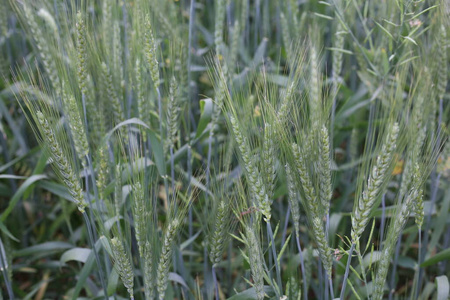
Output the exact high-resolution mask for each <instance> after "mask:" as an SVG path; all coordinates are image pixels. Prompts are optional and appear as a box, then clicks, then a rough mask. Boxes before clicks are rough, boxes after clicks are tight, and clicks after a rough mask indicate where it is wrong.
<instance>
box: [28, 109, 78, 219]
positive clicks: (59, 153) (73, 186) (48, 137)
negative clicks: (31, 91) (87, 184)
mask: <svg viewBox="0 0 450 300" xmlns="http://www.w3.org/2000/svg"><path fill="white" fill-rule="evenodd" d="M36 116H37V120H38V122H39V124H40V126H41V128H42V135H43V139H44V141H45V143H46V145H47V146H48V148H49V150H50V155H51V157H52V158H53V160H54V161H55V163H56V165H57V166H58V170H59V173H60V174H61V176H62V179H63V181H64V184H65V185H66V186H67V188H68V190H69V193H70V195H71V196H72V198H73V200H74V201H75V204H76V205H77V206H78V210H79V211H80V212H82V213H84V211H85V207H86V203H85V201H84V197H83V190H82V189H81V185H80V182H79V181H78V179H77V177H76V176H75V173H74V171H73V169H72V167H71V165H70V164H69V162H68V161H67V159H66V157H65V154H64V153H63V150H62V148H61V146H60V145H59V143H58V141H57V139H56V136H55V133H54V131H53V129H52V128H51V127H50V125H49V123H48V121H47V120H46V118H45V117H44V115H43V114H42V112H40V111H37V112H36Z"/></svg>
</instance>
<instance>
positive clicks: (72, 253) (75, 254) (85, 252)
mask: <svg viewBox="0 0 450 300" xmlns="http://www.w3.org/2000/svg"><path fill="white" fill-rule="evenodd" d="M91 252H92V250H91V249H87V248H78V247H77V248H72V249H70V250H67V251H66V252H64V254H63V255H61V258H60V259H59V261H60V263H61V264H62V265H64V264H65V263H66V262H68V261H72V260H75V261H79V262H82V263H85V262H86V261H87V260H88V257H89V254H91Z"/></svg>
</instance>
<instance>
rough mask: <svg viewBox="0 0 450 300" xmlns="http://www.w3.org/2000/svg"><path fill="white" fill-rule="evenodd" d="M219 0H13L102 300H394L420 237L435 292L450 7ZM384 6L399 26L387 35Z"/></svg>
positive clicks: (26, 101) (26, 80)
mask: <svg viewBox="0 0 450 300" xmlns="http://www.w3.org/2000/svg"><path fill="white" fill-rule="evenodd" d="M203 2H205V1H191V2H190V3H184V2H183V1H158V0H153V1H142V0H141V1H123V2H118V1H114V0H103V1H101V3H94V2H93V1H55V3H51V1H44V0H43V1H36V2H29V1H23V2H12V5H13V6H14V7H15V9H16V11H17V13H18V14H19V16H20V17H21V20H22V23H23V28H24V29H25V30H26V32H27V34H28V36H29V39H30V43H31V45H32V46H33V49H34V53H35V54H36V63H35V62H34V61H33V62H32V63H29V64H28V66H27V67H26V69H25V70H26V72H23V73H22V74H20V73H19V74H17V77H16V87H17V88H18V90H19V91H18V92H17V98H18V101H19V103H20V104H21V107H22V110H23V112H24V113H25V115H26V117H27V118H28V121H29V123H30V124H31V126H32V128H33V130H34V132H35V134H36V137H37V138H38V141H39V142H40V144H41V145H42V147H43V148H44V149H46V152H47V153H48V156H49V158H50V160H49V161H48V163H49V164H51V165H52V167H53V168H54V170H55V172H56V174H57V175H58V179H59V181H60V182H61V183H62V184H63V186H64V187H65V189H66V190H67V191H68V195H69V196H68V198H69V200H70V201H72V202H74V204H75V205H76V206H77V207H78V210H79V211H80V213H81V214H82V216H83V220H84V222H85V226H86V227H85V229H86V231H85V232H86V235H87V240H88V242H89V243H90V247H91V249H92V252H91V254H92V256H94V258H95V264H96V266H97V272H95V274H94V273H93V274H92V275H93V276H92V278H93V279H92V282H91V283H92V285H96V286H99V287H100V288H96V289H90V288H89V287H88V284H86V286H87V287H85V292H86V293H87V294H88V295H89V296H91V297H104V298H108V297H111V296H117V297H118V296H119V295H121V296H125V295H127V297H129V298H131V299H154V298H155V297H158V298H159V299H172V298H177V299H182V298H184V299H200V298H207V299H212V298H215V299H224V298H226V297H229V296H233V295H235V294H237V295H235V296H236V297H238V299H240V298H239V297H241V299H247V298H251V299H264V298H268V297H270V298H272V297H275V298H276V299H283V298H288V299H302V298H303V299H308V298H309V299H334V298H337V297H340V298H341V299H346V298H374V299H382V298H383V297H384V296H385V295H389V297H392V291H391V290H392V289H394V290H395V287H396V284H395V280H396V279H395V278H396V271H395V270H396V268H397V266H396V264H397V261H398V256H399V253H398V250H397V248H396V246H397V241H398V240H401V239H402V238H404V237H405V235H404V231H407V236H408V239H409V241H408V243H410V244H411V243H412V242H413V240H414V241H415V240H416V238H417V239H418V240H419V241H420V245H419V246H418V247H419V248H420V249H421V251H418V252H412V254H410V255H412V256H413V257H415V258H416V266H415V272H414V273H415V274H414V276H413V277H414V278H412V277H408V278H409V279H411V281H412V284H411V291H408V293H407V296H411V297H416V296H417V295H419V293H421V294H422V295H423V293H424V290H426V287H424V284H423V282H422V281H423V277H424V276H426V275H427V274H424V270H423V268H420V267H418V265H419V264H420V263H422V262H423V261H424V260H425V258H426V257H427V256H426V253H427V252H428V251H429V249H428V247H427V243H429V241H428V240H429V238H428V236H424V237H423V243H422V233H421V231H420V230H421V229H425V228H424V227H425V226H429V224H430V222H429V220H428V221H427V220H426V218H425V216H427V217H429V216H431V214H430V213H427V212H426V211H425V209H426V206H425V205H424V201H425V199H430V201H429V203H430V202H432V201H435V200H433V197H436V195H435V196H433V193H435V192H434V191H435V189H437V185H438V184H439V182H440V181H439V178H440V175H439V174H441V172H442V171H441V170H440V169H439V168H434V167H435V163H436V161H438V159H437V157H438V155H440V153H441V152H442V153H446V152H445V151H448V150H443V151H441V148H442V145H444V143H445V142H446V137H447V136H448V131H446V130H447V129H446V128H445V126H444V125H442V124H441V123H443V122H445V121H446V119H445V118H446V115H445V111H444V108H443V104H442V102H443V98H444V95H445V86H446V81H447V78H446V76H447V75H446V72H445V70H444V69H443V67H442V66H445V65H446V58H445V57H444V53H445V52H446V50H445V47H446V46H445V45H446V43H448V42H447V40H446V39H447V37H446V35H445V32H446V31H445V28H446V27H445V25H443V26H444V29H442V26H437V24H425V25H423V26H424V28H425V29H427V30H430V31H432V32H436V33H439V35H437V36H438V38H437V39H436V43H435V44H436V47H434V48H433V49H432V51H437V52H438V53H441V54H440V56H439V57H440V59H441V60H442V61H443V62H441V63H440V64H438V65H437V66H436V68H433V69H431V68H427V67H426V64H424V63H423V62H420V59H419V58H423V57H424V55H425V54H423V53H429V52H430V51H431V50H430V49H427V48H426V47H424V46H422V47H420V46H419V45H417V44H418V43H419V42H420V40H419V39H420V38H421V34H422V33H423V34H425V32H426V31H425V29H422V28H420V26H422V25H420V24H419V25H417V24H415V23H414V20H416V19H418V18H419V17H420V16H421V15H420V14H419V13H420V12H422V11H424V14H425V13H431V14H433V16H434V15H436V16H437V18H436V19H437V20H442V19H443V16H441V15H439V13H438V12H439V10H438V8H437V7H433V6H431V8H430V7H426V6H423V4H418V7H419V8H414V11H413V8H411V7H410V6H407V5H406V4H405V3H403V2H402V1H400V2H402V3H400V4H398V5H400V6H401V7H403V8H404V10H400V9H398V7H397V6H396V5H397V4H395V5H394V4H389V3H388V4H384V5H382V6H381V7H377V6H376V5H375V4H372V3H369V4H367V5H366V6H364V10H362V11H361V3H359V2H360V1H355V3H340V2H339V3H334V1H333V3H332V4H323V5H324V7H325V8H324V10H325V12H326V14H324V13H323V11H322V12H316V14H314V16H308V15H307V14H306V13H305V12H306V11H307V9H306V10H305V8H304V7H301V6H299V4H298V3H297V1H282V2H283V3H284V2H285V3H284V4H285V6H278V5H277V4H276V3H275V2H271V1H267V5H266V6H263V10H262V11H258V10H256V11H255V12H254V13H252V12H251V8H260V6H259V4H256V3H253V2H252V1H245V0H244V1H242V2H238V1H225V0H216V1H206V3H203ZM308 5H310V4H308ZM311 7H314V6H313V5H312V4H311ZM233 9H234V11H233ZM276 9H279V10H280V14H279V16H280V19H279V24H278V23H277V21H274V22H272V19H271V18H270V15H269V12H270V10H274V11H275V10H276ZM208 10H209V11H213V12H214V16H215V17H214V18H213V20H210V19H208V20H207V21H205V24H204V25H205V26H203V25H202V23H201V22H200V21H199V18H196V13H201V12H204V11H208ZM368 12H371V13H373V14H375V13H378V14H379V15H377V16H382V17H383V18H386V20H388V21H389V22H387V25H386V24H384V23H377V24H378V25H376V26H377V27H375V28H376V30H374V29H373V28H368V26H369V25H368V24H367V23H366V22H365V21H364V20H365V16H366V15H367V14H368ZM414 12H415V13H414ZM327 14H328V15H327ZM416 15H417V16H416ZM353 16H358V18H357V19H356V20H357V21H354V20H353ZM387 16H389V17H387ZM405 17H408V18H411V20H410V21H409V22H406V21H404V20H403V18H405ZM231 19H232V20H233V22H230V20H231ZM317 19H318V20H319V21H317ZM310 21H311V22H312V23H314V25H313V26H311V28H310V29H306V30H296V29H295V28H306V25H307V24H308V23H309V22H310ZM196 22H200V23H198V24H197V23H196ZM322 22H330V24H332V25H333V26H332V28H333V31H332V34H333V37H332V38H331V41H328V44H327V45H328V46H331V47H327V48H324V44H326V43H327V41H325V40H324V37H323V36H322V34H323V33H322V32H321V30H320V29H319V28H321V27H320V26H321V25H323V24H322ZM360 22H361V23H360ZM400 22H402V23H401V24H402V25H401V26H400V25H398V26H396V25H397V24H400ZM440 22H441V21H440ZM225 24H229V25H230V26H225ZM231 24H233V26H231ZM290 24H294V25H295V26H290ZM439 24H441V23H439ZM442 24H444V22H443V21H442ZM358 26H362V27H361V28H362V29H363V30H362V32H357V29H358V28H359V27H358ZM425 26H426V27H425ZM387 28H388V29H387ZM272 29H274V30H272ZM402 30H403V31H404V30H409V31H408V33H409V34H408V35H407V36H406V38H405V35H404V32H402ZM278 31H279V32H280V33H279V37H280V39H279V41H278V43H279V44H278V45H280V44H283V53H282V54H280V53H279V51H274V50H273V49H275V48H276V47H275V46H274V45H277V44H276V43H277V42H276V41H277V38H278V36H277V34H278ZM422 31H424V32H422ZM196 34H197V35H198V36H196ZM197 39H200V41H198V40H197ZM196 40H197V42H196ZM299 41H301V42H299ZM434 42H435V41H433V43H434ZM195 43H196V47H194V46H193V44H195ZM366 43H367V44H368V46H367V45H366ZM374 45H375V46H374ZM433 45H434V44H433ZM203 46H204V47H205V48H201V47H203ZM193 48H195V49H194V50H195V51H194V50H192V49H193ZM204 49H211V50H210V53H209V54H208V55H204V56H203V57H202V56H201V55H199V53H204V52H206V51H205V50H204ZM383 49H384V50H383ZM386 49H389V51H390V53H391V55H390V56H388V55H387V53H386ZM189 50H192V51H189ZM439 51H440V52H439ZM422 52H423V53H422ZM280 56H281V58H280ZM327 56H331V62H332V63H331V71H332V72H331V76H329V77H325V76H324V74H325V73H326V72H324V68H325V66H324V62H323V61H324V59H325V58H326V57H327ZM276 61H278V62H276ZM344 66H347V67H348V66H351V67H352V68H358V73H357V76H358V77H357V78H356V77H354V76H356V72H353V73H354V74H353V75H351V76H350V75H346V74H343V71H342V70H341V69H342V68H344ZM206 70H209V73H208V72H207V71H206ZM327 71H328V70H327ZM199 72H202V74H201V75H199V74H198V73H199ZM341 74H342V77H341ZM418 74H420V75H421V76H420V78H419V76H417V75H418ZM355 82H358V83H361V87H360V90H358V91H353V92H354V93H351V92H350V91H351V90H352V87H351V85H352V84H356V83H355ZM434 82H436V90H430V89H429V86H430V85H431V83H434ZM212 85H213V86H212ZM353 89H355V88H353ZM38 91H39V92H38ZM200 93H205V94H207V95H210V96H211V98H207V99H204V100H202V101H200V102H199V101H197V99H198V97H197V95H198V94H200ZM361 95H363V96H364V97H362V96H361ZM365 97H367V99H366V98H365ZM193 99H194V100H193ZM436 99H437V100H436ZM439 100H441V103H440V102H439ZM427 101H429V103H431V104H430V105H428V102H427ZM447 111H448V109H447ZM224 119H225V122H223V121H224ZM225 124H226V125H227V126H224V125H225ZM226 130H228V132H227V131H226ZM448 148H449V147H448V146H447V147H446V148H444V149H448ZM443 157H444V158H445V154H444V156H443ZM402 165H403V168H402V172H398V170H397V169H398V168H401V166H402ZM430 173H431V174H432V176H431V177H433V178H434V179H432V180H431V181H429V179H428V177H429V176H428V175H429V174H430ZM436 178H437V179H436ZM194 195H195V196H194ZM194 199H195V201H194ZM434 199H436V198H434ZM429 207H433V203H431V206H429ZM291 223H292V225H291ZM415 224H417V227H418V228H419V235H417V227H416V225H415ZM426 234H427V231H426V230H425V231H424V235H426ZM437 242H439V241H431V242H430V243H434V244H436V243H437ZM422 244H423V245H422ZM405 251H406V250H405ZM396 257H397V258H396ZM391 262H394V263H393V264H391ZM391 266H392V267H391ZM389 271H392V273H391V274H389ZM86 272H87V271H86ZM83 274H84V273H83ZM80 282H83V281H80ZM119 282H121V284H118V283H119ZM83 287H84V285H83V283H81V284H80V286H79V285H78V284H77V285H76V286H75V287H74V290H73V291H71V292H70V296H71V297H74V298H76V297H78V295H79V293H80V291H81V289H82V288H83ZM386 292H388V293H386ZM245 297H247V298H245Z"/></svg>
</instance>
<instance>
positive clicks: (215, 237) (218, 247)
mask: <svg viewBox="0 0 450 300" xmlns="http://www.w3.org/2000/svg"><path fill="white" fill-rule="evenodd" d="M228 208H229V205H228V202H227V201H226V200H225V199H221V200H220V203H219V207H218V208H217V215H216V222H215V227H214V231H213V234H212V237H211V240H210V245H211V246H210V247H211V248H210V252H209V258H210V260H211V263H212V264H218V263H219V262H220V261H221V260H222V254H223V249H224V246H225V239H226V238H227V234H228V233H227V231H226V230H227V216H228V212H229V210H228Z"/></svg>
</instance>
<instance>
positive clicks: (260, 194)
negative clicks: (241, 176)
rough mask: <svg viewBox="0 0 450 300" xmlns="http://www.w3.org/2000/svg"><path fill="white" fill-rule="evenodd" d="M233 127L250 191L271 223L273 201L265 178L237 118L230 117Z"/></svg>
mask: <svg viewBox="0 0 450 300" xmlns="http://www.w3.org/2000/svg"><path fill="white" fill-rule="evenodd" d="M230 122H231V127H232V129H233V132H234V135H235V138H236V143H237V145H238V148H239V152H240V154H241V157H242V160H243V162H244V167H245V170H246V173H247V175H248V176H247V180H248V181H249V185H250V189H251V190H252V192H253V195H254V197H255V199H256V201H257V204H258V206H259V209H260V210H261V212H262V214H263V215H264V219H265V221H266V222H269V221H270V218H271V207H270V206H271V204H272V203H271V201H270V199H269V197H268V195H267V193H266V188H265V186H264V181H263V178H262V176H261V174H260V172H259V170H258V168H257V167H256V165H255V162H254V160H253V157H252V153H251V151H250V146H249V145H248V140H247V138H246V137H244V135H243V134H242V130H241V128H240V126H239V123H238V121H237V120H236V118H235V117H233V116H230Z"/></svg>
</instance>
